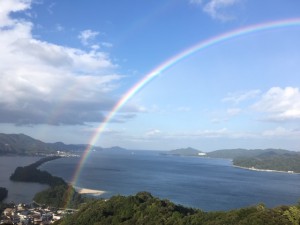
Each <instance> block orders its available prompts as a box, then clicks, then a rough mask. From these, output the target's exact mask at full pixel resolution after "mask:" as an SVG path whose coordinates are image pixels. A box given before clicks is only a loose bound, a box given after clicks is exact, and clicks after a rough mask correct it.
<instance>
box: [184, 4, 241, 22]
mask: <svg viewBox="0 0 300 225" xmlns="http://www.w3.org/2000/svg"><path fill="white" fill-rule="evenodd" d="M190 3H192V4H197V5H200V6H201V7H202V9H203V11H204V12H205V13H207V14H208V15H210V16H211V17H212V18H213V19H217V20H221V21H227V20H231V19H233V16H232V15H230V14H229V13H228V12H227V10H228V9H229V8H232V7H233V6H236V5H238V4H240V3H241V0H190Z"/></svg>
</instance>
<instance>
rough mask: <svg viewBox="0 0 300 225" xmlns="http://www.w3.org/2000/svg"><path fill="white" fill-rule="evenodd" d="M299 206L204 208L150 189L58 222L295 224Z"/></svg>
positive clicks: (99, 203) (91, 206) (81, 224)
mask: <svg viewBox="0 0 300 225" xmlns="http://www.w3.org/2000/svg"><path fill="white" fill-rule="evenodd" d="M299 213H300V209H299V208H298V206H291V207H288V206H281V207H277V208H274V209H267V208H265V207H264V205H262V204H260V205H257V206H253V207H248V208H241V209H237V210H232V211H228V212H203V211H201V210H198V209H192V208H186V207H183V206H180V205H176V204H174V203H172V202H170V201H168V200H160V199H158V198H155V197H153V196H152V195H151V194H149V193H147V192H140V193H138V194H136V195H135V196H128V197H124V196H114V197H112V198H111V199H109V200H107V201H104V200H95V201H92V202H89V203H87V204H85V205H83V206H82V207H81V208H80V210H79V212H77V213H75V214H74V215H72V216H69V217H66V218H65V219H63V220H61V221H58V222H56V223H55V224H60V225H71V224H76V225H86V224H102V225H106V224H107V225H108V224H109V225H117V224H118V225H119V224H124V225H125V224H126V225H129V224H144V225H148V224H149V225H150V224H151V225H154V224H161V225H167V224H169V225H177V224H178V225H179V224H181V225H184V224H186V225H196V224H199V225H223V224H234V225H292V224H299V220H300V219H299V216H297V217H294V216H295V215H298V214H299Z"/></svg>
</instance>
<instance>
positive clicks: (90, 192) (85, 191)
mask: <svg viewBox="0 0 300 225" xmlns="http://www.w3.org/2000/svg"><path fill="white" fill-rule="evenodd" d="M73 187H74V189H75V190H76V191H77V192H78V193H79V194H82V195H93V196H100V195H103V194H105V193H106V191H103V190H95V189H89V188H81V187H75V186H73Z"/></svg>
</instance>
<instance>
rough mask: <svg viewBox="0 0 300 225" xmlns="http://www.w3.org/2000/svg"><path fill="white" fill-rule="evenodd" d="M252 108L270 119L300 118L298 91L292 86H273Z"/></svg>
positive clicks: (299, 94) (286, 119) (299, 95)
mask: <svg viewBox="0 0 300 225" xmlns="http://www.w3.org/2000/svg"><path fill="white" fill-rule="evenodd" d="M252 107H253V109H255V110H257V111H259V112H263V113H265V114H266V119H267V120H271V121H282V122H284V121H288V120H295V119H297V120H298V119H300V92H299V88H294V87H286V88H280V87H273V88H271V89H270V90H268V91H267V92H266V93H265V94H264V95H263V96H262V98H261V99H260V100H259V101H258V102H257V103H255V104H254V105H253V106H252Z"/></svg>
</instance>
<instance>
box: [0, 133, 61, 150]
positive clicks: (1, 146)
mask: <svg viewBox="0 0 300 225" xmlns="http://www.w3.org/2000/svg"><path fill="white" fill-rule="evenodd" d="M54 151H55V150H54V149H53V148H52V147H51V146H49V145H48V144H46V143H44V142H42V141H40V140H36V139H34V138H32V137H29V136H27V135H25V134H2V133H0V154H20V155H34V154H38V153H46V152H47V153H50V152H54Z"/></svg>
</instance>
